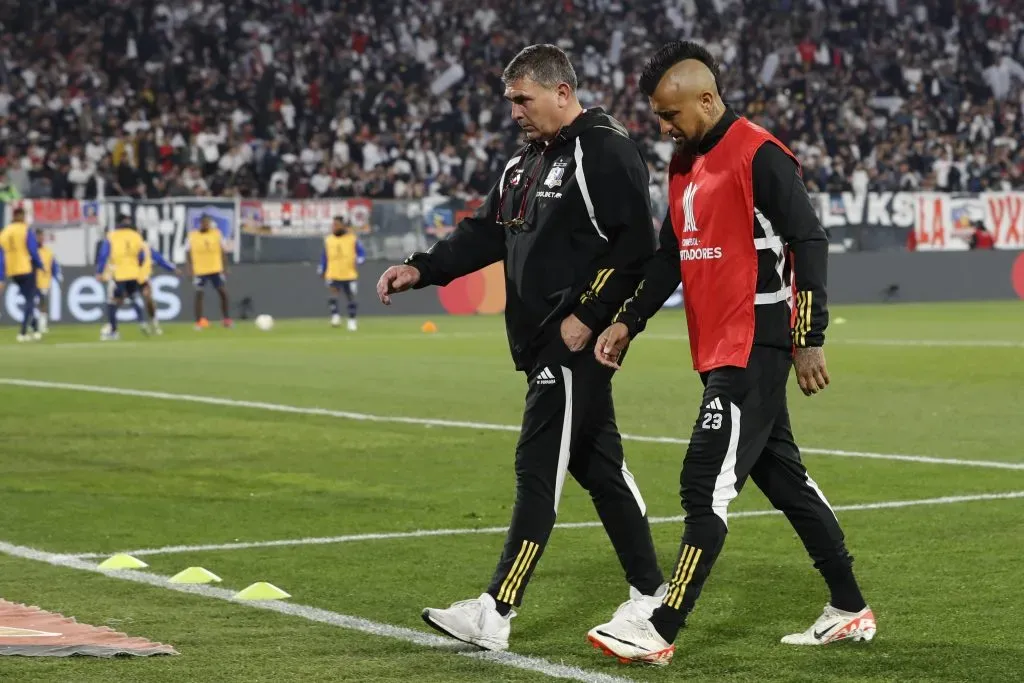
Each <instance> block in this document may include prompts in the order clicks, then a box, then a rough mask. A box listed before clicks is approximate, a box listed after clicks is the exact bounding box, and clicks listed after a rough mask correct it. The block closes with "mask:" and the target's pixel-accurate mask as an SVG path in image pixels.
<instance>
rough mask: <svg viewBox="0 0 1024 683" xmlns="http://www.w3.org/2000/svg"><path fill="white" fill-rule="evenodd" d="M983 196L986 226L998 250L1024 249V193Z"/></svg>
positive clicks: (988, 194) (991, 193)
mask: <svg viewBox="0 0 1024 683" xmlns="http://www.w3.org/2000/svg"><path fill="white" fill-rule="evenodd" d="M982 196H983V198H984V202H983V203H984V207H985V214H986V215H985V224H986V227H987V228H988V230H989V231H990V232H991V233H992V238H993V239H994V240H995V243H996V249H1024V193H1020V192H1006V193H1002V192H998V193H997V192H990V193H986V194H984V195H982Z"/></svg>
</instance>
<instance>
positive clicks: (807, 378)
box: [793, 346, 830, 396]
mask: <svg viewBox="0 0 1024 683" xmlns="http://www.w3.org/2000/svg"><path fill="white" fill-rule="evenodd" d="M793 367H794V368H796V381H797V382H798V383H799V384H800V390H801V391H803V392H804V396H813V395H814V394H816V393H818V392H819V391H823V390H824V389H825V387H827V386H828V383H829V381H830V380H829V377H828V369H827V368H826V367H825V350H824V349H823V348H821V347H820V346H808V347H803V348H798V349H797V350H796V354H795V355H794V356H793Z"/></svg>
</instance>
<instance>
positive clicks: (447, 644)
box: [0, 541, 632, 683]
mask: <svg viewBox="0 0 1024 683" xmlns="http://www.w3.org/2000/svg"><path fill="white" fill-rule="evenodd" d="M0 553H4V554H6V555H11V556H13V557H20V558H23V559H26V560H35V561H37V562H45V563H46V564H51V565H54V566H56V567H65V568H68V569H77V570H80V571H87V572H93V573H96V574H103V575H104V576H108V577H110V578H114V579H120V580H122V581H132V582H134V583H141V584H146V585H149V586H156V587H157V588H164V589H166V590H172V591H177V592H179V593H190V594H192V595H199V596H202V597H205V598H215V599H217V600H224V601H226V602H232V603H235V604H236V605H242V606H244V607H251V608H254V609H262V610H268V611H271V612H278V613H279V614H287V615H289V616H293V617H300V618H302V619H306V620H308V621H316V622H320V623H322V624H330V625H331V626H337V627H340V628H344V629H349V630H352V631H360V632H362V633H368V634H370V635H374V636H381V637H384V638H392V639H395V640H402V641H405V642H408V643H413V644H415V645H422V646H424V647H433V648H439V649H444V650H449V651H452V652H453V653H454V654H457V655H460V656H462V657H468V658H470V659H477V660H482V661H485V662H492V663H494V664H500V665H502V666H509V667H512V668H515V669H524V670H526V671H534V672H536V673H540V674H544V675H546V676H550V677H552V678H562V679H568V680H572V681H583V682H584V683H632V682H631V679H628V678H621V677H619V676H611V675H608V674H602V673H598V672H596V671H587V670H586V669H581V668H580V667H576V666H567V665H565V664H556V663H554V662H549V661H547V660H546V659H540V658H539V657H527V656H524V655H517V654H514V653H511V652H482V651H478V650H476V648H473V649H472V650H468V649H463V648H468V647H471V646H465V645H462V644H460V643H458V642H456V641H454V640H450V639H448V638H444V637H442V636H438V635H434V634H432V633H425V632H423V631H416V630H413V629H411V628H404V627H401V626H393V625H391V624H382V623H379V622H375V621H370V620H369V619H363V618H361V617H354V616H350V615H348V614H340V613H338V612H331V611H329V610H325V609H320V608H318V607H310V606H308V605H299V604H294V603H287V602H276V601H270V602H265V601H257V602H253V601H243V600H235V598H234V595H235V593H234V591H231V590H228V589H226V588H216V587H213V586H206V585H190V584H176V583H167V578H168V577H166V576H161V575H159V574H151V573H149V572H139V571H134V570H130V571H106V570H102V569H100V568H99V567H97V566H96V565H95V564H93V563H91V562H86V561H84V560H82V559H79V558H75V557H71V556H68V555H60V554H57V553H49V552H46V551H43V550H37V549H35V548H27V547H25V546H20V545H14V544H11V543H7V542H4V541H0ZM581 642H582V641H581Z"/></svg>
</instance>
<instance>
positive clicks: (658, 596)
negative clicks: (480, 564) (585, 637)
mask: <svg viewBox="0 0 1024 683" xmlns="http://www.w3.org/2000/svg"><path fill="white" fill-rule="evenodd" d="M667 592H668V584H667V583H663V584H661V586H659V587H658V590H657V591H656V592H655V593H654V595H644V594H643V593H641V592H640V591H638V590H637V589H636V588H633V586H630V587H629V600H626V602H624V603H622V604H621V605H619V606H618V608H617V609H616V610H615V613H614V614H612V618H611V619H610V620H609V621H608V623H605V624H601V625H600V626H595V627H594V628H592V629H590V632H591V633H593V632H594V631H596V630H597V629H599V628H604V627H605V626H608V625H609V624H611V623H612V622H613V621H621V620H623V619H650V618H651V615H652V614H654V610H656V609H657V608H658V607H659V606H660V605H661V600H662V598H664V597H665V593H667Z"/></svg>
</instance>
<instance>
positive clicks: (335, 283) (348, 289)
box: [327, 280, 358, 297]
mask: <svg viewBox="0 0 1024 683" xmlns="http://www.w3.org/2000/svg"><path fill="white" fill-rule="evenodd" d="M327 286H328V287H329V288H331V289H340V290H341V291H343V292H345V296H348V297H353V296H355V295H356V290H357V289H358V282H357V281H356V280H327Z"/></svg>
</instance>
